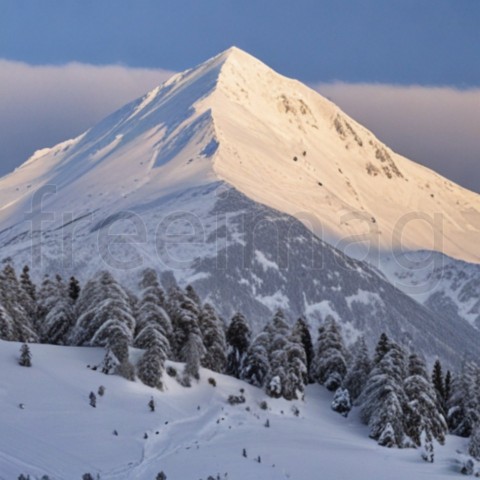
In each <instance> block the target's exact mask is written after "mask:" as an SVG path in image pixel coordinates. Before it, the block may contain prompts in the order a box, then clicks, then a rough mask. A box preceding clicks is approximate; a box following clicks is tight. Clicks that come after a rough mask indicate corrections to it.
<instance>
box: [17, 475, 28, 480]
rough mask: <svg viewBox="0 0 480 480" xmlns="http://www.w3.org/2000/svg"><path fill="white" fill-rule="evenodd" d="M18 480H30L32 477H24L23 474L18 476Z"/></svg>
mask: <svg viewBox="0 0 480 480" xmlns="http://www.w3.org/2000/svg"><path fill="white" fill-rule="evenodd" d="M18 480H30V475H26V476H25V475H24V474H23V473H21V474H20V475H19V476H18Z"/></svg>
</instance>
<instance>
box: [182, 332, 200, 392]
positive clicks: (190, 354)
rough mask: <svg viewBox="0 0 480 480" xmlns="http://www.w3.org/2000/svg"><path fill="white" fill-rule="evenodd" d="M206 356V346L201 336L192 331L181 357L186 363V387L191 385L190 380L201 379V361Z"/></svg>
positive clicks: (184, 375) (184, 377) (184, 379)
mask: <svg viewBox="0 0 480 480" xmlns="http://www.w3.org/2000/svg"><path fill="white" fill-rule="evenodd" d="M204 355H205V346H204V345H203V340H202V337H201V335H200V334H199V333H198V332H196V331H191V332H190V333H189V335H188V339H187V342H186V343H185V345H184V347H183V348H182V350H181V356H182V358H183V359H184V361H185V367H184V370H183V381H184V384H185V385H189V384H190V379H191V378H194V379H195V380H199V379H200V361H201V359H202V357H203V356H204Z"/></svg>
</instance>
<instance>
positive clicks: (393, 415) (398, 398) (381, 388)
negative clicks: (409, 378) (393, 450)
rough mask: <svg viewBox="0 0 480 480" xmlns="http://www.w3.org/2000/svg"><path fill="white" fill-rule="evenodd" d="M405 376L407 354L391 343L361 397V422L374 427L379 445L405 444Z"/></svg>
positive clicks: (373, 435)
mask: <svg viewBox="0 0 480 480" xmlns="http://www.w3.org/2000/svg"><path fill="white" fill-rule="evenodd" d="M405 376H406V362H405V354H404V352H403V350H402V349H401V347H400V346H399V345H397V344H395V343H393V342H389V350H388V352H386V353H385V355H383V357H382V358H381V359H380V360H379V362H378V364H376V365H375V366H374V367H373V369H372V371H371V372H370V375H369V377H368V381H367V384H366V386H365V388H364V389H363V391H362V393H361V394H360V397H359V398H358V404H359V405H360V406H361V411H360V416H361V419H362V420H363V422H364V423H366V424H367V425H368V426H369V427H370V436H371V437H372V438H374V439H375V440H377V441H378V443H379V445H382V446H387V447H393V446H397V447H401V446H402V445H403V441H404V438H405V430H404V424H403V419H404V409H405V407H406V404H407V397H406V394H405V391H404V389H403V381H404V379H405Z"/></svg>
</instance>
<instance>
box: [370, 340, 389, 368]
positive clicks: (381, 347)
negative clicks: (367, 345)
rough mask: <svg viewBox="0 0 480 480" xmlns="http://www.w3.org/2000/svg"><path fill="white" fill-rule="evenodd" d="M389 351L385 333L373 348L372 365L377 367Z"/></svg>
mask: <svg viewBox="0 0 480 480" xmlns="http://www.w3.org/2000/svg"><path fill="white" fill-rule="evenodd" d="M389 350H390V340H389V338H388V337H387V334H386V333H382V334H381V335H380V338H379V340H378V343H377V346H376V348H375V355H374V357H373V365H378V364H379V363H380V361H381V360H382V358H383V357H384V356H385V354H386V353H387V352H388V351H389Z"/></svg>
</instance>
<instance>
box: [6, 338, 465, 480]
mask: <svg viewBox="0 0 480 480" xmlns="http://www.w3.org/2000/svg"><path fill="white" fill-rule="evenodd" d="M19 348H20V344H17V343H13V342H3V341H0V363H1V365H2V368H1V369H0V398H1V400H2V408H1V409H0V424H1V426H2V435H0V479H2V480H13V479H17V478H19V475H21V474H23V475H25V476H26V475H30V478H32V479H33V478H35V479H40V478H42V476H43V475H48V476H49V478H50V479H51V480H72V479H80V478H82V475H83V474H86V473H90V474H91V475H92V476H93V478H96V475H97V474H99V475H100V477H101V479H102V480H128V479H131V480H148V479H155V478H157V474H158V473H159V472H161V471H163V472H164V473H165V474H166V476H167V480H199V479H203V480H207V478H208V477H209V476H212V477H213V478H217V474H219V475H220V478H221V479H222V480H238V479H242V480H256V479H259V478H261V479H262V480H284V479H292V480H311V479H312V478H315V477H316V476H317V475H318V472H322V475H323V476H324V477H325V478H329V479H336V478H351V477H352V472H355V473H354V478H356V479H358V480H367V479H371V478H382V479H383V478H384V479H387V478H388V479H389V480H403V479H405V478H415V479H418V480H422V479H429V478H435V479H443V478H455V476H458V475H459V473H458V472H459V471H460V467H461V465H460V463H459V460H461V458H462V457H461V455H458V454H457V453H455V452H456V450H461V451H463V452H465V451H466V447H467V439H463V438H459V437H454V436H448V437H447V442H446V445H445V446H443V447H441V446H439V445H437V444H436V445H435V463H433V464H430V463H426V462H424V461H423V460H422V459H421V458H420V451H419V450H416V449H396V448H393V449H387V448H383V447H380V446H379V445H377V444H376V443H375V442H374V441H372V440H371V439H369V438H368V427H366V426H365V425H362V424H361V422H360V420H359V418H358V412H357V411H353V412H352V413H351V414H350V415H349V417H348V418H344V417H342V416H340V415H339V414H338V413H335V412H333V411H332V410H331V409H330V404H331V401H332V394H331V393H330V392H328V391H326V389H325V388H324V387H321V386H319V385H311V386H308V387H307V392H306V399H305V401H297V402H288V401H286V400H283V399H272V398H270V397H267V396H266V395H265V393H264V392H263V391H262V390H261V389H259V388H255V387H252V386H250V385H248V384H246V383H245V382H242V381H240V380H237V379H234V378H232V377H227V376H224V375H220V374H216V373H213V372H210V371H208V370H203V369H202V372H201V381H200V383H196V382H195V383H194V385H193V386H192V388H188V389H186V388H184V387H181V386H180V385H179V384H178V383H177V382H176V380H174V379H172V378H170V377H169V376H168V375H165V376H164V377H165V384H166V388H167V390H166V391H165V392H160V391H159V390H156V389H152V388H149V387H147V386H145V385H143V384H141V383H140V382H135V383H133V382H129V381H127V380H125V379H123V378H121V377H119V376H115V375H104V374H102V373H100V372H99V371H98V370H97V371H93V370H92V369H89V368H86V366H87V365H91V366H93V365H97V364H98V363H100V362H101V360H102V358H103V356H104V351H103V349H100V348H74V347H56V346H50V345H32V346H31V351H32V362H33V366H32V367H31V368H24V367H20V366H19V365H18V364H17V357H18V351H19ZM135 353H140V351H137V352H135V351H132V357H133V356H134V355H135ZM170 365H175V364H172V363H171V364H170ZM175 366H177V365H175ZM210 377H211V378H214V379H215V380H216V387H213V386H212V385H210V384H209V383H208V381H207V379H208V378H210ZM100 386H103V387H104V388H105V393H104V395H103V396H100V395H98V394H97V401H96V407H95V408H92V407H91V406H90V405H89V393H90V392H95V393H97V391H98V389H99V387H100ZM240 389H242V390H243V392H244V393H243V395H244V397H245V403H244V404H241V405H236V406H231V405H229V404H228V402H227V399H228V397H229V396H230V395H240V394H241V393H240ZM152 396H153V398H154V401H155V403H156V410H155V412H151V411H150V409H149V407H148V402H149V400H150V398H151V397H152ZM262 401H266V402H267V409H266V410H265V409H262V408H261V407H260V402H262ZM20 406H21V408H19V407H20ZM294 407H295V408H296V409H297V410H298V415H296V414H295V411H294ZM267 420H268V425H269V426H268V427H266V426H265V425H266V424H267ZM114 432H116V433H117V435H115V433H114ZM273 438H274V441H272V439H273ZM243 449H245V455H246V457H244V456H243ZM258 457H260V463H259V462H258ZM464 458H465V456H464ZM225 474H227V476H225Z"/></svg>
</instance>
